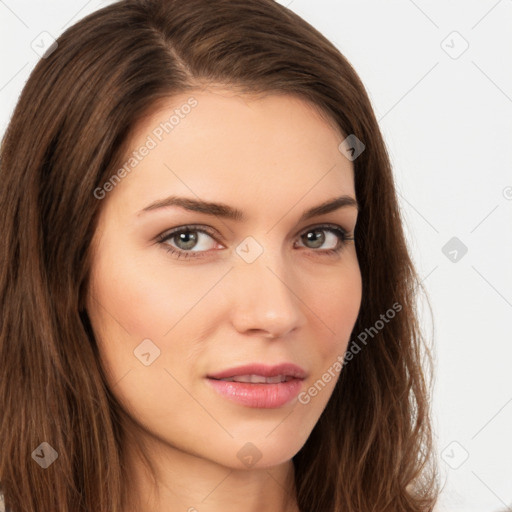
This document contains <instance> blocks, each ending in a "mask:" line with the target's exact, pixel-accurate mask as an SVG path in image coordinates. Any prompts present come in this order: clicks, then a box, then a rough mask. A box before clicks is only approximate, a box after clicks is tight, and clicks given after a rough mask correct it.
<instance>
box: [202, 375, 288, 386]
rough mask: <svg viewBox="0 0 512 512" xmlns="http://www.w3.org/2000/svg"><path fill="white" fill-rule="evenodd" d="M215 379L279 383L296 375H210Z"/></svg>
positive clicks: (250, 382)
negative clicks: (221, 377) (215, 376)
mask: <svg viewBox="0 0 512 512" xmlns="http://www.w3.org/2000/svg"><path fill="white" fill-rule="evenodd" d="M210 378H211V379H213V380H222V381H224V382H245V383H248V384H279V383H280V382H288V381H290V380H292V379H294V378H295V377H292V376H290V375H276V376H275V377H263V375H235V376H234V377H226V378H225V379H215V378H214V377H210Z"/></svg>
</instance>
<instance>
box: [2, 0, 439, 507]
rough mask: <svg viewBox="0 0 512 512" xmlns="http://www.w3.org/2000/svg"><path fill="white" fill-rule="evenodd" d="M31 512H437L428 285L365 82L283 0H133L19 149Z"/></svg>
mask: <svg viewBox="0 0 512 512" xmlns="http://www.w3.org/2000/svg"><path fill="white" fill-rule="evenodd" d="M0 176H1V178H2V185H3V186H2V189H1V192H0V202H1V207H2V212H4V215H2V220H1V222H2V224H1V231H2V234H3V236H2V246H1V247H2V249H1V260H0V261H1V286H0V289H1V297H2V300H1V308H2V329H1V338H0V355H1V357H0V361H1V363H0V364H1V365H2V380H1V383H0V397H1V406H2V409H3V413H4V414H3V420H2V422H1V431H0V433H1V438H2V440H3V450H2V452H1V455H0V481H1V482H2V488H3V491H4V495H5V503H6V506H7V507H9V510H13V511H17V510H20V511H21V510H23V511H36V510H37V511H46V510H48V511H49V510H59V511H69V512H71V511H73V512H75V511H82V510H83V511H90V510H98V511H111V512H128V511H139V510H154V511H174V510H188V511H189V512H192V511H195V510H197V511H201V512H203V511H207V512H213V511H217V510H221V509H222V510H231V509H233V510H234V509H238V508H241V507H242V506H243V507H244V509H245V510H251V511H252V510H266V511H270V512H274V511H276V512H277V511H294V512H296V511H303V512H306V511H307V512H326V511H329V512H331V511H332V512H335V511H336V512H338V511H340V512H341V511H343V512H345V511H358V512H362V511H370V510H379V511H431V510H432V509H433V506H434V503H435V501H436V498H437V493H438V486H437V478H436V466H435V461H434V460H433V457H432V437H431V436H432V433H431V427H430V417H429V404H428V398H429V385H428V381H427V379H426V376H428V374H429V371H430V368H431V367H430V365H429V363H430V359H429V357H430V356H429V351H428V349H427V347H426V346H424V343H423V338H422V335H421V332H420V330H419V326H418V322H417V313H416V309H415V298H416V292H417V291H418V290H419V289H420V288H421V287H420V282H419V279H418V277H417V275H416V272H415V270H414V267H413V264H412V262H411V259H410V257H409V253H408V249H407V246H406V243H405V239H404V234H403V230H402V225H401V218H400V212H399V209H398V204H397V198H396V193H395V190H394V184H393V176H392V172H391V168H390V163H389V159H388V156H387V153H386V149H385V145H384V142H383V139H382V136H381V134H380V132H379V128H378V125H377V122H376V119H375V116H374V114H373V111H372V108H371V105H370V102H369V99H368V96H367V94H366V92H365V89H364V87H363V85H362V84H361V82H360V80H359V78H358V77H357V75H356V73H355V72H354V70H353V69H352V68H351V66H350V65H349V64H348V62H347V61H346V60H345V58H344V57H343V56H342V55H341V54H340V53H339V51H338V50H337V49H336V48H335V47H334V46H333V45H332V44H331V43H330V42H329V41H328V40H327V39H326V38H325V37H323V36H322V35H321V34H320V33H318V32H317V31H316V30H315V29H314V28H312V27H311V26H310V25H309V24H307V23H306V22H305V21H304V20H302V19H301V18H299V17H298V16H297V15H295V14H294V13H293V12H291V11H289V10H287V9H286V8H285V7H283V6H281V5H279V4H277V3H275V2H273V1H271V0H249V1H247V0H243V1H242V0H216V1H215V2H213V3H212V2H207V1H206V0H189V1H187V2H179V1H177V0H125V1H120V2H117V3H115V4H113V5H110V6H108V7H105V8H103V9H101V10H99V11H97V12H95V13H93V14H92V15H90V16H88V17H87V18H85V19H83V20H81V21H80V22H78V23H77V24H76V25H74V26H73V27H71V28H70V29H68V30H67V31H66V32H65V33H64V34H63V35H62V36H61V37H60V38H59V39H58V40H57V45H54V46H53V47H51V48H49V50H48V51H47V53H46V54H45V55H44V58H43V59H41V61H40V62H39V63H38V65H37V66H36V68H35V69H34V71H33V72H32V74H31V76H30V78H29V80H28V82H27V84H26V86H25V88H24V90H23V93H22V95H21V97H20V99H19V103H18V105H17V107H16V110H15V112H14V115H13V117H12V120H11V123H10V125H9V127H8V129H7V132H6V135H5V137H4V140H3V143H2V149H1V168H0Z"/></svg>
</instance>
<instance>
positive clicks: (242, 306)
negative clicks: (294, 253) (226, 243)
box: [232, 237, 303, 336]
mask: <svg viewBox="0 0 512 512" xmlns="http://www.w3.org/2000/svg"><path fill="white" fill-rule="evenodd" d="M236 252H237V254H238V258H237V261H236V264H235V269H234V276H233V279H234V280H235V282H236V288H237V291H238V292H237V293H236V294H235V297H236V299H235V303H234V304H233V309H232V317H233V323H234V325H235V327H236V328H237V329H238V330H240V331H246V330H258V331H266V332H268V333H272V334H273V335H274V336H283V335H284V334H286V333H287V332H288V331H290V330H293V329H294V328H296V327H298V326H299V325H301V323H302V321H303V316H302V315H303V313H302V310H301V307H300V305H301V301H300V300H299V299H298V298H297V296H296V293H295V292H294V291H293V288H294V287H293V282H290V281H291V280H294V272H293V268H292V267H291V266H290V265H289V263H288V262H287V261H286V259H285V258H284V257H283V252H282V251H281V250H280V247H279V245H278V244H274V245H273V246H272V247H271V246H270V245H268V244H266V246H265V247H264V246H263V244H262V243H259V242H257V241H256V240H255V239H254V238H252V237H248V238H247V239H245V240H244V241H243V242H242V243H241V244H239V246H238V247H237V249H236Z"/></svg>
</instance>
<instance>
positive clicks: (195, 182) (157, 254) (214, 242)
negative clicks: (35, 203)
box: [87, 87, 362, 512]
mask: <svg viewBox="0 0 512 512" xmlns="http://www.w3.org/2000/svg"><path fill="white" fill-rule="evenodd" d="M191 95H192V96H193V97H194V98H196V99H197V101H198V104H197V106H196V107H195V108H194V109H192V110H191V112H190V113H189V114H188V115H187V116H184V118H183V119H181V120H180V122H179V124H178V125H177V126H175V127H174V129H173V130H172V132H170V133H169V134H166V135H165V137H164V138H163V139H162V141H161V142H159V143H158V145H157V147H155V148H154V149H152V150H151V151H150V152H149V154H148V155H147V156H146V157H145V158H144V159H143V160H142V161H141V162H140V163H139V164H138V165H137V166H136V168H135V169H134V170H133V171H132V172H130V173H129V174H128V175H127V176H125V177H124V178H123V179H122V180H121V182H120V183H119V184H117V185H116V186H115V188H114V189H113V190H111V191H110V192H108V194H107V195H106V197H105V198H104V199H103V200H102V201H103V203H102V211H101V215H100V219H99V225H98V228H97V231H96V233H95V236H94V240H93V247H92V254H93V258H92V267H91V273H90V281H89V287H88V295H87V311H88V314H89V317H90V319H91V323H92V325H93V329H94V332H95V335H96V339H97V343H98V347H99V351H100V356H101V361H102V364H103V367H104V370H105V373H106V376H107V379H108V383H109V386H110V388H111V390H112V393H113V394H114V395H115V396H116V398H117V399H118V400H119V402H120V403H121V404H122V406H123V409H124V410H125V411H127V413H128V415H129V417H130V421H129V423H128V424H126V425H125V428H126V429H127V431H128V432H129V433H130V435H131V436H132V437H131V439H132V441H130V442H128V443H127V445H126V446H125V456H126V460H127V461H128V462H127V464H128V467H129V470H130V474H131V475H132V478H133V483H132V484H131V485H130V493H131V500H132V501H131V502H132V503H134V504H137V505H134V508H133V510H135V509H136V508H137V507H142V508H139V509H144V510H151V511H155V512H170V511H176V510H183V511H187V510H188V511H189V512H194V511H195V510H197V511H200V512H217V511H222V512H226V511H235V510H241V509H242V507H243V510H245V511H246V512H256V511H258V512H259V511H261V510H265V511H267V512H277V511H279V512H282V511H297V510H298V508H297V504H296V499H295V489H294V486H293V477H294V473H293V463H292V460H291V459H292V457H293V456H294V455H295V454H296V453H297V452H298V451H299V450H300V448H301V447H302V446H303V445H304V443H305V442H306V440H307V438H308V436H309V434H310V433H311V431H312V429H313V427H314V426H315V424H316V422H317V421H318V419H319V417H320V415H321V413H322V411H323V409H324V408H325V406H326V404H327V402H328V400H329V398H330V396H331V394H332V391H333V389H334V386H335V384H336V382H337V379H338V376H339V373H337V374H336V375H337V376H336V378H333V379H331V380H330V382H328V383H326V384H325V387H324V388H323V389H322V391H320V392H319V393H318V395H317V396H315V397H314V398H312V399H311V400H310V401H309V403H308V404H302V403H299V402H298V400H297V399H294V400H292V402H290V403H287V404H285V405H284V406H282V407H279V408H275V409H264V408H252V407H247V406H243V405H240V404H237V403H234V402H232V401H229V400H227V399H226V398H224V397H223V396H221V395H219V394H218V393H217V392H216V391H214V390H213V389H212V388H211V387H210V386H209V383H208V381H207V380H205V376H206V375H207V374H209V373H213V372H218V371H220V370H224V369H227V368H232V367H234V366H238V365H241V364H246V363H252V362H261V363H265V364H276V363H281V362H287V361H289V362H293V363H295V364H298V365H299V366H301V367H302V368H303V369H304V370H306V372H307V374H308V377H307V378H306V379H305V380H304V382H303V383H302V387H301V390H302V391H305V390H307V389H308V388H309V387H310V386H312V385H313V384H314V383H315V382H316V381H317V380H318V379H320V378H321V376H322V374H324V373H325V372H326V371H327V369H328V368H329V367H332V365H333V363H334V362H335V361H336V360H337V358H338V356H340V355H343V354H344V353H345V351H346V348H347V345H348V342H349V339H350V334H351V332H352V329H353V327H354V324H355V321H356V318H357V315H358V313H359V308H360V304H361V293H362V283H361V274H360V269H359V264H358V260H357V254H356V249H355V245H354V242H353V241H350V240H349V241H346V242H343V240H341V239H338V238H337V237H336V236H335V235H334V234H331V233H330V232H329V231H325V230H320V232H319V233H317V229H318V228H317V226H318V225H322V224H324V223H331V224H335V225H337V226H340V227H341V228H343V229H345V230H346V231H347V233H348V234H349V236H350V235H352V234H353V232H354V228H355V226H356V222H357V209H356V208H355V207H344V208H341V209H338V210H336V211H333V212H330V213H327V214H323V215H318V216H316V217H313V218H311V219H309V220H307V221H304V222H299V218H300V216H301V214H302V213H303V211H305V210H307V209H309V208H311V207H313V206H317V205H319V204H321V203H323V202H325V201H327V200H329V199H332V198H334V197H338V196H341V195H343V194H346V195H349V196H351V197H353V198H355V190H354V179H353V166H352V163H351V162H350V161H349V160H348V159H347V158H346V157H345V156H344V155H343V154H342V153H341V152H340V151H339V150H338V146H339V144H340V142H341V141H342V140H343V139H344V136H343V135H342V134H341V132H340V131H339V130H338V129H337V128H336V127H335V125H334V124H333V123H332V122H330V121H329V120H328V119H327V118H326V117H324V116H322V115H320V114H319V112H318V110H317V109H316V108H314V107H313V106H311V105H310V104H308V103H306V102H305V101H303V100H301V99H299V98H296V97H294V96H290V95H275V94H271V95H266V96H263V97H253V96H247V95H239V94H236V93H235V92H233V91H232V90H227V89H222V88H218V89H214V88H213V87H212V88H209V89H204V90H201V91H194V92H193V93H187V94H183V95H179V96H175V97H173V98H169V99H168V100H167V101H166V102H165V103H164V104H162V105H160V106H159V108H158V109H157V111H156V112H154V113H152V114H151V115H149V116H147V117H146V118H144V119H143V121H142V122H141V123H140V124H139V125H138V126H137V127H135V130H134V132H133V136H132V138H131V139H130V148H131V149H130V153H131V151H134V150H136V149H137V148H140V147H141V146H142V145H143V144H144V143H145V142H146V140H147V137H148V135H151V133H152V131H153V130H154V129H155V127H157V126H158V125H159V124H160V123H161V122H162V121H165V120H168V119H169V117H170V116H171V115H172V113H173V111H174V109H175V108H177V107H179V106H180V105H183V104H184V103H186V101H187V99H188V98H189V97H190V96H191ZM170 195H177V196H184V197H187V198H192V199H198V198H200V199H202V200H207V201H215V202H222V203H225V204H227V205H230V206H233V207H236V208H238V209H240V210H242V211H243V212H244V213H245V214H246V215H247V220H246V221H243V222H238V221H235V220H230V219H224V218H221V217H218V216H212V215H207V214H205V213H198V212H192V211H188V210H185V209H184V208H181V207H178V206H171V207H166V208H159V209H154V210H151V211H146V212H144V213H140V211H141V210H143V209H144V208H145V207H146V206H148V205H149V204H151V203H153V202H154V201H157V200H160V199H163V198H165V197H167V196H170ZM190 224H196V225H200V226H201V227H202V226H205V227H208V226H209V227H210V228H211V229H212V230H213V232H214V235H213V236H210V235H208V234H201V233H198V232H193V233H195V234H196V235H197V236H198V237H199V238H198V242H197V244H196V246H194V247H192V246H193V242H192V244H191V243H190V241H188V242H186V243H184V242H180V239H179V238H178V237H176V236H175V237H174V238H173V239H172V238H171V239H168V240H167V241H163V242H162V241H158V240H156V238H157V237H158V235H160V234H162V233H163V234H165V233H166V232H168V231H169V230H171V229H172V228H176V227H183V226H187V225H190ZM306 228H314V229H313V235H314V234H315V233H316V234H317V238H320V242H314V241H313V242H311V241H308V239H307V238H306V237H305V236H302V235H305V234H307V233H308V232H309V233H311V229H306ZM322 236H323V237H325V239H323V238H322ZM247 237H253V238H254V239H255V240H256V241H257V242H258V244H260V246H261V247H262V249H263V253H262V254H261V255H260V256H259V257H258V258H257V259H256V260H255V261H253V262H252V263H250V264H249V263H248V262H247V261H245V260H244V259H243V258H242V257H241V256H239V254H237V252H236V251H235V249H236V248H237V246H239V245H240V244H241V242H242V241H244V240H245V239H246V238H247ZM322 240H324V241H323V242H322ZM187 244H188V245H187ZM242 246H243V244H242ZM169 247H173V248H174V249H175V250H179V249H180V248H181V249H182V250H183V251H186V250H187V249H188V251H189V252H192V251H196V252H195V253H196V254H198V253H199V252H200V251H201V252H202V254H203V256H204V257H198V258H195V259H194V258H184V257H180V258H177V257H176V256H175V255H173V254H171V253H169V252H167V250H166V249H168V248H169ZM191 247H192V248H191ZM251 247H253V246H251ZM335 247H340V252H339V253H338V254H334V255H328V254H326V252H325V251H326V250H327V249H330V248H335ZM250 250H251V251H252V250H254V247H253V248H250ZM145 339H150V340H151V343H153V344H154V345H155V346H156V347H158V349H159V350H160V355H159V357H157V358H156V359H154V361H153V362H152V363H151V364H149V365H148V366H146V365H144V364H142V363H141V361H140V360H139V359H138V358H137V357H136V356H135V355H134V350H136V349H137V347H138V346H139V345H140V344H141V342H142V341H143V340H145ZM151 346H152V345H151ZM151 350H152V351H153V352H151V353H152V354H154V353H155V352H154V350H155V349H151ZM151 357H152V356H151ZM249 442H250V443H252V445H247V443H249ZM137 443H138V444H137ZM137 446H141V447H142V448H141V449H142V450H143V451H144V453H145V454H146V455H147V456H148V457H149V458H150V460H151V461H152V463H153V464H154V466H155V468H156V470H157V482H156V483H155V482H153V481H152V480H151V479H150V477H149V473H148V472H147V471H146V470H145V469H144V467H143V465H142V463H141V460H140V455H139V452H138V451H137ZM244 446H245V449H246V450H249V452H250V453H252V454H254V455H255V457H254V458H256V456H257V454H258V453H259V454H260V455H261V457H260V458H259V460H257V462H256V463H253V464H252V465H250V466H249V465H248V464H247V463H244V462H243V461H242V460H241V458H239V457H238V456H237V453H238V452H239V450H241V449H242V448H243V447H244ZM254 447H256V449H255V448H254Z"/></svg>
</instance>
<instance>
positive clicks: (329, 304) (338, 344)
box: [304, 258, 362, 358]
mask: <svg viewBox="0 0 512 512" xmlns="http://www.w3.org/2000/svg"><path fill="white" fill-rule="evenodd" d="M308 281H309V282H310V283H314V284H315V290H312V289H311V288H310V291H309V292H308V293H305V294H304V297H307V302H306V301H305V302H306V304H307V306H308V307H309V308H310V309H311V310H312V311H313V312H314V315H313V317H312V320H311V322H312V323H314V325H316V326H317V329H318V333H319V334H320V333H323V336H318V340H319V341H320V342H321V346H322V351H321V352H322V356H323V358H325V357H330V358H333V356H337V355H338V354H342V353H343V352H344V351H345V349H346V347H347V345H348V342H349V337H350V334H351V332H352V330H353V328H354V324H355V322H356V320H357V316H358V314H359V310H360V306H361V299H362V278H361V272H360V269H359V265H358V263H357V260H356V259H355V258H353V259H352V258H351V259H347V262H346V266H345V267H344V268H343V269H342V270H341V271H340V272H339V273H336V275H334V274H332V275H330V276H326V277H325V278H324V279H318V278H317V279H315V278H314V277H310V278H309V279H308ZM305 282H306V281H305ZM322 340H323V342H322Z"/></svg>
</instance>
